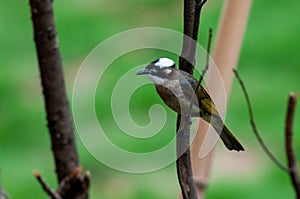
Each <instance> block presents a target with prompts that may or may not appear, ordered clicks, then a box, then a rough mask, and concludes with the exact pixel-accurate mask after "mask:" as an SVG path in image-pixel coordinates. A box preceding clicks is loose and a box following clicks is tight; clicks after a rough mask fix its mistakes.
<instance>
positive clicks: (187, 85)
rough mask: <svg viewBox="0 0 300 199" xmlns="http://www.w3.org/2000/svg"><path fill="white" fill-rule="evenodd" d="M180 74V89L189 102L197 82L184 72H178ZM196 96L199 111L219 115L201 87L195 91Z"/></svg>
mask: <svg viewBox="0 0 300 199" xmlns="http://www.w3.org/2000/svg"><path fill="white" fill-rule="evenodd" d="M180 73H181V75H182V78H180V85H181V87H182V91H183V93H184V95H185V96H186V98H187V99H190V100H191V99H192V96H193V94H194V90H195V89H196V86H197V83H198V81H197V80H196V79H195V78H194V77H193V76H192V75H190V74H189V73H186V72H184V71H180ZM196 96H197V99H198V103H199V107H200V109H203V110H204V111H206V112H208V113H210V114H216V115H219V114H218V111H217V108H216V106H215V104H214V103H213V101H212V100H211V98H210V96H209V94H208V93H207V92H206V90H205V89H204V88H203V87H202V86H201V85H200V86H199V88H198V90H197V91H196Z"/></svg>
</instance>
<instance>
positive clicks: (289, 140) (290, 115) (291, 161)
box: [285, 93, 300, 199]
mask: <svg viewBox="0 0 300 199" xmlns="http://www.w3.org/2000/svg"><path fill="white" fill-rule="evenodd" d="M296 101H297V96H296V95H295V94H294V93H291V94H290V96H289V101H288V108H287V114H286V123H285V149H286V157H287V161H288V167H289V174H290V178H291V181H292V184H293V187H294V189H295V192H296V197H297V199H299V198H300V177H299V174H298V169H297V160H296V156H295V152H294V147H293V121H294V115H295V107H296Z"/></svg>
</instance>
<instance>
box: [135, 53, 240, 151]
mask: <svg viewBox="0 0 300 199" xmlns="http://www.w3.org/2000/svg"><path fill="white" fill-rule="evenodd" d="M136 75H146V76H147V77H148V78H149V79H150V80H151V81H152V82H153V83H154V85H155V88H156V91H157V93H158V95H159V96H160V98H161V99H162V101H163V102H164V103H165V104H166V105H167V106H168V107H169V108H171V109H172V110H173V111H175V112H177V113H178V114H180V115H183V114H187V113H189V112H190V116H191V117H201V118H202V119H204V120H205V121H206V122H208V123H210V124H211V125H212V127H213V128H214V129H215V131H216V132H217V133H218V134H219V136H220V138H221V140H222V141H223V143H224V145H225V146H226V148H227V149H228V150H235V151H244V150H245V149H244V147H243V146H242V145H241V143H240V142H239V141H238V140H237V139H236V138H235V137H234V135H233V134H232V133H231V132H230V130H229V129H228V128H227V127H226V126H225V125H224V122H223V120H222V118H221V116H220V115H219V113H218V111H217V108H216V106H215V104H214V102H213V100H212V99H211V97H210V95H209V94H208V92H207V91H206V90H205V89H204V87H203V86H201V85H199V87H198V89H197V90H196V91H195V89H196V87H197V84H198V81H197V80H196V79H195V78H194V77H193V76H192V75H191V74H189V73H187V72H185V71H183V70H180V69H177V68H176V65H175V62H174V61H173V60H172V59H170V58H165V57H164V58H158V59H156V60H154V61H152V62H151V63H150V64H148V65H147V66H146V68H145V69H142V70H140V71H138V72H137V73H136ZM193 95H194V97H193ZM193 98H194V100H193V105H192V107H191V101H192V99H193ZM196 99H197V100H196ZM190 108H191V110H190V111H189V109H190Z"/></svg>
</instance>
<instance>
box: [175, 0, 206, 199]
mask: <svg viewBox="0 0 300 199" xmlns="http://www.w3.org/2000/svg"><path fill="white" fill-rule="evenodd" d="M205 2H206V0H197V1H196V0H184V37H183V44H182V51H181V55H180V57H179V69H180V70H183V71H186V72H188V73H190V74H193V72H194V65H195V53H196V44H197V38H198V29H199V21H200V11H201V8H202V7H203V5H204V4H205ZM191 38H192V39H191ZM183 117H185V116H183ZM181 119H182V118H181V116H180V115H178V116H177V129H176V131H177V135H176V150H177V160H176V164H177V173H178V180H179V184H180V187H181V191H182V196H183V198H184V199H197V198H198V197H197V192H196V188H195V184H194V181H193V172H192V167H191V159H190V148H189V147H190V126H189V125H185V123H188V121H187V120H189V118H188V119H186V118H183V119H184V124H183V125H182V126H184V128H180V121H181Z"/></svg>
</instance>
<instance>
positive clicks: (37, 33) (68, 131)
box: [30, 0, 88, 199]
mask: <svg viewBox="0 0 300 199" xmlns="http://www.w3.org/2000/svg"><path fill="white" fill-rule="evenodd" d="M52 2H53V1H52V0H43V1H40V0H30V7H31V18H32V22H33V30H34V40H35V45H36V51H37V56H38V62H39V69H40V76H41V82H42V87H43V94H44V101H45V106H46V112H47V121H48V129H49V133H50V137H51V144H52V152H53V155H54V159H55V167H56V175H57V179H58V181H59V182H62V181H63V180H64V179H65V178H66V177H67V176H69V175H70V174H71V173H72V172H73V171H74V169H76V168H78V167H79V159H78V154H77V150H76V142H75V135H74V129H73V120H72V116H71V112H70V107H69V103H68V98H67V94H66V89H65V81H64V75H63V70H62V60H61V56H60V51H59V45H58V42H57V41H58V38H57V33H56V27H55V22H54V15H53V8H52ZM82 187H85V189H84V190H82V193H80V194H78V195H77V197H76V198H85V197H78V196H82V195H85V196H88V194H87V192H88V187H86V184H82ZM74 189H75V188H74ZM76 189H77V190H78V187H76ZM75 191H76V190H71V189H70V194H71V195H72V194H73V192H75ZM63 198H64V199H67V198H70V195H68V194H65V195H64V196H63ZM73 198H74V197H73ZM86 198H87V197H86Z"/></svg>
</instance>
